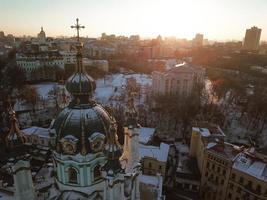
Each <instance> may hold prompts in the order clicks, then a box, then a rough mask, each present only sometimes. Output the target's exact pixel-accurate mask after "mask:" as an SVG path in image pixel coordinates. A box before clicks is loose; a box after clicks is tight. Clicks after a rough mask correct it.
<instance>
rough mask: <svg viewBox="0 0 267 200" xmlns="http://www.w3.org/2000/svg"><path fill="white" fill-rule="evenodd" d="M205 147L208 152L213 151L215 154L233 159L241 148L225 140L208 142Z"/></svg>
mask: <svg viewBox="0 0 267 200" xmlns="http://www.w3.org/2000/svg"><path fill="white" fill-rule="evenodd" d="M206 148H207V150H208V151H209V152H214V153H215V154H216V155H218V156H222V157H224V158H225V159H228V160H234V159H235V158H236V156H237V155H238V154H239V153H240V152H241V150H242V148H240V147H239V146H236V145H233V144H230V143H227V142H218V143H216V142H210V143H208V144H207V146H206Z"/></svg>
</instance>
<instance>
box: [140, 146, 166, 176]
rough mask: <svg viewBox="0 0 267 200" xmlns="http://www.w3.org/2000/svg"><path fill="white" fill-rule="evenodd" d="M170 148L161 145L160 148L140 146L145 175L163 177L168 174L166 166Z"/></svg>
mask: <svg viewBox="0 0 267 200" xmlns="http://www.w3.org/2000/svg"><path fill="white" fill-rule="evenodd" d="M169 149H170V146H169V145H168V144H165V143H161V144H160V146H159V147H158V146H149V145H141V144H140V148H139V151H140V156H141V159H142V160H141V161H142V165H143V174H146V175H154V176H156V175H157V174H160V175H162V176H163V177H164V176H165V174H166V164H167V159H168V155H169Z"/></svg>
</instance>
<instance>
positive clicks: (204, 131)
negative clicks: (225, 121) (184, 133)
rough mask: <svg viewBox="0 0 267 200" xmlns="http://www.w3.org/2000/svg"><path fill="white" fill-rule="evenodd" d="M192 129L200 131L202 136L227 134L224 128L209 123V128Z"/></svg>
mask: <svg viewBox="0 0 267 200" xmlns="http://www.w3.org/2000/svg"><path fill="white" fill-rule="evenodd" d="M192 130H193V131H195V132H199V133H200V134H201V135H202V137H210V136H225V135H224V133H223V131H222V129H221V128H220V127H219V126H215V125H208V127H207V128H201V127H193V129H192Z"/></svg>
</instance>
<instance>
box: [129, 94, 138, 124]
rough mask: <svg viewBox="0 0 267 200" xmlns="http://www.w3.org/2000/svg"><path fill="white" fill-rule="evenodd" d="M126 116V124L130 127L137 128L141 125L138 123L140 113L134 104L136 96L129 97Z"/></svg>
mask: <svg viewBox="0 0 267 200" xmlns="http://www.w3.org/2000/svg"><path fill="white" fill-rule="evenodd" d="M125 117H126V124H125V125H126V126H127V127H129V128H136V127H139V126H140V125H139V124H138V114H137V111H136V109H135V106H134V98H133V96H130V97H129V100H128V104H127V108H126V112H125Z"/></svg>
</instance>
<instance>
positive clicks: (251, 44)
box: [243, 26, 261, 51]
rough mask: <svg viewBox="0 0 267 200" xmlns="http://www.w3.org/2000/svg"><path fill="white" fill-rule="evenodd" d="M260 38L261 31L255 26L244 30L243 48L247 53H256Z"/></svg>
mask: <svg viewBox="0 0 267 200" xmlns="http://www.w3.org/2000/svg"><path fill="white" fill-rule="evenodd" d="M260 37H261V29H259V28H257V27H256V26H253V27H251V28H250V29H247V30H246V35H245V39H244V45H243V48H244V49H245V50H248V51H256V50H258V49H259V43H260Z"/></svg>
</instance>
